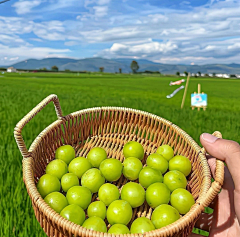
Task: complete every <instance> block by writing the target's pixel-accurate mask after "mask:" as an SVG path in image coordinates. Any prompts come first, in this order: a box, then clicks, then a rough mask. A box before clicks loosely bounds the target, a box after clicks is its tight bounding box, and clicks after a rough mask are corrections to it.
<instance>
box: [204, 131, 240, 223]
mask: <svg viewBox="0 0 240 237" xmlns="http://www.w3.org/2000/svg"><path fill="white" fill-rule="evenodd" d="M200 140H201V143H202V145H203V146H204V147H205V149H206V150H207V152H208V153H209V154H210V155H211V156H213V157H216V158H218V159H220V160H223V161H225V162H226V164H227V167H228V168H227V167H225V170H224V171H225V174H224V184H223V190H222V192H221V193H220V194H219V199H220V203H221V204H220V203H219V204H220V205H219V206H218V208H220V211H221V210H224V209H225V207H227V206H228V205H229V204H230V203H231V204H233V203H234V206H235V212H236V215H237V218H238V220H239V222H240V205H239V203H240V146H239V144H238V143H237V142H234V141H230V140H225V139H218V138H216V137H214V136H212V135H210V134H208V133H204V134H202V135H201V137H200ZM208 163H209V166H210V169H211V171H212V173H213V174H215V169H216V165H215V164H214V163H215V162H214V158H209V159H208ZM229 171H230V172H229ZM234 189H235V190H234ZM233 193H234V198H233ZM224 202H225V205H224ZM218 208H217V209H218ZM225 211H226V210H225ZM231 212H232V210H231ZM233 212H234V210H233ZM225 214H228V215H230V214H231V213H227V212H226V213H225ZM222 215H223V214H222ZM220 219H221V218H220ZM218 223H219V221H218Z"/></svg>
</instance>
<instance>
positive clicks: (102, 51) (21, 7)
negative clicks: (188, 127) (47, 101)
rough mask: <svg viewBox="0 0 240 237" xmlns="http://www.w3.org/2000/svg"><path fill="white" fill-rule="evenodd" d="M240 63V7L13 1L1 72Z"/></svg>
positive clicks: (3, 11)
mask: <svg viewBox="0 0 240 237" xmlns="http://www.w3.org/2000/svg"><path fill="white" fill-rule="evenodd" d="M45 57H70V58H86V57H105V58H136V59H138V58H144V59H148V60H152V61H155V62H159V63H168V64H176V63H177V64H209V63H240V1H239V0H225V1H224V0H192V1H187V0H185V1H182V0H172V1H170V0H161V1H160V0H134V1H133V0H31V1H30V0H29V1H28V0H10V1H8V2H6V3H3V4H0V65H10V64H13V63H15V62H18V61H21V60H25V59H29V58H39V59H40V58H45Z"/></svg>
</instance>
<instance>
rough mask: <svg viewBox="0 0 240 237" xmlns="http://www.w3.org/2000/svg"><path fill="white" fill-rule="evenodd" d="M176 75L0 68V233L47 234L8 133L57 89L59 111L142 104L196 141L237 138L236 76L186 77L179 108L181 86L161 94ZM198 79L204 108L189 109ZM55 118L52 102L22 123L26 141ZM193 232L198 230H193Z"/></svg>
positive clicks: (140, 106) (24, 236)
mask: <svg viewBox="0 0 240 237" xmlns="http://www.w3.org/2000/svg"><path fill="white" fill-rule="evenodd" d="M174 80H179V78H178V77H174V76H172V77H164V76H159V75H127V74H126V75H124V74H98V73H96V74H93V73H92V74H79V75H78V74H73V73H71V74H70V73H69V74H67V73H66V74H60V73H59V74H57V73H56V74H51V73H48V74H47V73H22V74H18V73H12V74H7V73H5V74H0V167H1V168H0V236H1V237H10V236H17V237H38V236H46V235H45V234H44V232H43V231H42V229H41V227H40V225H39V224H38V222H37V221H36V219H35V217H34V213H33V210H32V207H31V202H30V199H29V197H28V195H27V191H26V189H25V186H24V183H23V181H22V166H21V159H22V156H21V154H20V152H19V150H18V148H17V145H16V142H15V140H14V137H13V130H14V127H15V125H16V124H17V122H18V121H19V120H20V119H21V118H22V117H23V116H25V115H26V114H27V113H28V112H29V111H30V110H31V109H32V108H33V107H34V106H36V105H37V104H38V103H39V102H40V101H41V100H42V99H44V98H45V97H46V96H48V95H50V94H57V95H58V97H59V100H60V104H61V107H62V110H63V113H64V115H67V114H69V113H71V112H74V111H78V110H81V109H85V108H89V107H97V106H120V107H130V108H134V109H139V110H144V111H147V112H150V113H153V114H156V115H159V116H161V117H163V118H165V119H168V120H170V121H171V122H173V123H175V124H176V125H178V126H179V127H181V128H182V129H183V130H185V131H186V132H187V133H188V134H189V135H190V136H192V137H193V138H194V139H195V140H196V141H197V142H198V143H199V136H200V135H201V133H203V132H209V133H212V132H214V131H215V130H219V131H221V132H222V134H223V137H224V138H226V139H232V140H235V141H237V142H240V137H239V134H240V123H239V118H240V117H239V114H240V102H239V92H240V89H239V88H240V80H234V79H217V78H191V79H190V83H189V88H188V93H187V97H186V101H185V106H184V108H183V109H181V108H180V106H181V101H182V97H183V90H181V91H180V92H179V93H178V94H177V95H176V96H174V97H173V98H171V99H167V98H166V96H167V95H168V94H171V93H172V92H173V90H175V89H176V88H178V87H179V86H169V83H170V81H174ZM198 83H200V84H201V87H202V91H203V92H205V93H207V95H208V104H209V105H208V107H207V110H206V111H202V110H201V111H197V110H196V109H195V110H192V109H191V107H190V94H191V93H193V92H194V91H197V85H198ZM54 120H56V114H55V110H54V107H53V104H52V103H51V104H50V105H48V106H47V107H46V108H45V109H44V110H43V111H41V112H40V113H39V114H38V115H37V116H36V117H35V118H34V119H33V120H32V121H31V122H30V123H29V124H27V125H26V127H25V128H24V129H23V137H24V140H25V142H26V144H27V146H28V147H29V146H30V144H31V143H32V141H33V140H34V138H35V137H36V136H37V135H38V134H39V133H40V132H41V131H42V130H43V129H44V128H45V127H46V126H48V125H49V124H50V123H52V122H53V121H54ZM196 232H198V230H196Z"/></svg>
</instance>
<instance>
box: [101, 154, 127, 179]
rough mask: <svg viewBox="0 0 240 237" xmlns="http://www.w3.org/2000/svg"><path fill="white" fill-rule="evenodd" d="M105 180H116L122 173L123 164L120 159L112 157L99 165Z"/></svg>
mask: <svg viewBox="0 0 240 237" xmlns="http://www.w3.org/2000/svg"><path fill="white" fill-rule="evenodd" d="M99 169H100V171H101V172H102V174H103V176H104V177H105V179H106V180H107V181H110V182H113V181H117V180H118V179H119V178H120V177H121V175H122V169H123V165H122V163H121V161H119V160H116V159H114V158H111V159H106V160H104V161H102V163H101V164H100V167H99Z"/></svg>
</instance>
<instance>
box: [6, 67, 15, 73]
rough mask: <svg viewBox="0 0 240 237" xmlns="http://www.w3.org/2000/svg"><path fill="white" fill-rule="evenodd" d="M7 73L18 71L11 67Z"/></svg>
mask: <svg viewBox="0 0 240 237" xmlns="http://www.w3.org/2000/svg"><path fill="white" fill-rule="evenodd" d="M7 72H17V69H16V68H14V67H9V68H8V69H7Z"/></svg>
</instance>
